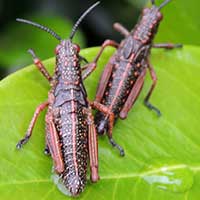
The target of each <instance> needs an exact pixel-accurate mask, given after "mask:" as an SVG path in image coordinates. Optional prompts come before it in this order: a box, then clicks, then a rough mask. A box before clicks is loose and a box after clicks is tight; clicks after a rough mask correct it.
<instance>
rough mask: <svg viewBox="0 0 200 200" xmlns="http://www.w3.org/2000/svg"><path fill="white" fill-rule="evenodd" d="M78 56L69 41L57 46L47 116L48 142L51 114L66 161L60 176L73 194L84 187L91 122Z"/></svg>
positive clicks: (48, 138) (48, 139) (49, 139)
mask: <svg viewBox="0 0 200 200" xmlns="http://www.w3.org/2000/svg"><path fill="white" fill-rule="evenodd" d="M77 55H78V54H77V46H76V45H74V44H72V43H71V41H70V40H64V41H62V42H61V44H60V45H59V46H58V47H57V55H56V70H55V75H54V77H53V79H54V80H55V81H53V87H52V89H51V90H50V92H49V107H48V112H47V116H46V119H47V120H46V124H47V128H46V129H47V141H51V140H52V138H51V136H50V134H49V133H48V130H49V127H48V125H49V116H52V117H53V123H54V124H55V128H56V132H57V133H58V136H59V144H61V154H62V160H63V163H64V171H63V172H62V173H61V175H60V176H61V178H62V180H63V183H64V185H65V186H66V187H67V188H68V189H69V191H70V193H72V194H73V195H76V194H78V193H80V192H81V191H82V190H83V189H84V187H85V184H86V171H87V162H88V125H87V117H86V114H85V109H86V108H88V102H87V94H86V91H85V88H84V85H83V84H82V78H81V68H80V63H79V58H78V57H77ZM50 143H51V142H50ZM49 147H50V152H51V154H53V151H54V150H53V149H51V145H49Z"/></svg>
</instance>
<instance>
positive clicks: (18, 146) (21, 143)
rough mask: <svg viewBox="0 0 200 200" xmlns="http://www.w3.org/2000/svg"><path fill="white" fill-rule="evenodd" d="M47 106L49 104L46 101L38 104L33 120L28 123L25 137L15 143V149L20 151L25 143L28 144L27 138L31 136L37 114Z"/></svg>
mask: <svg viewBox="0 0 200 200" xmlns="http://www.w3.org/2000/svg"><path fill="white" fill-rule="evenodd" d="M48 104H49V103H48V101H46V102H44V103H42V104H40V105H39V106H38V107H37V108H36V110H35V113H34V115H33V118H32V120H31V123H30V125H29V127H28V130H27V132H26V135H25V136H24V138H22V139H21V140H20V141H19V142H18V143H17V145H16V147H17V148H18V149H20V148H21V147H22V146H23V145H24V144H25V143H27V142H28V140H29V138H30V137H31V135H32V131H33V128H34V125H35V122H36V120H37V118H38V116H39V114H40V113H41V112H42V111H43V110H44V109H45V108H46V107H47V106H48Z"/></svg>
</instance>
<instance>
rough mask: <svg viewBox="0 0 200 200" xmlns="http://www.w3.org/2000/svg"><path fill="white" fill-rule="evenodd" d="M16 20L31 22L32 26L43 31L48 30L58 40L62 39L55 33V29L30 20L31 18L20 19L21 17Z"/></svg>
mask: <svg viewBox="0 0 200 200" xmlns="http://www.w3.org/2000/svg"><path fill="white" fill-rule="evenodd" d="M16 21H18V22H22V23H26V24H30V25H32V26H35V27H37V28H39V29H41V30H43V31H46V32H47V33H50V34H51V35H52V36H54V37H55V38H56V39H57V40H59V41H61V37H60V36H59V35H58V34H57V33H55V32H54V31H53V30H51V29H50V28H47V27H45V26H43V25H40V24H37V23H35V22H32V21H29V20H26V19H20V18H17V19H16Z"/></svg>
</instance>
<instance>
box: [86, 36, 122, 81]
mask: <svg viewBox="0 0 200 200" xmlns="http://www.w3.org/2000/svg"><path fill="white" fill-rule="evenodd" d="M107 46H112V47H115V48H118V46H119V44H118V43H116V42H115V41H113V40H105V42H104V43H103V44H102V46H101V49H100V51H99V53H98V54H97V56H96V57H95V59H94V61H93V62H92V63H89V64H87V65H85V66H83V68H82V70H83V71H84V73H83V75H82V78H83V80H84V79H86V78H87V77H88V76H89V75H90V74H91V73H92V72H93V71H94V70H95V69H96V66H97V62H98V60H99V58H100V56H101V54H102V53H103V51H104V49H105V48H106V47H107Z"/></svg>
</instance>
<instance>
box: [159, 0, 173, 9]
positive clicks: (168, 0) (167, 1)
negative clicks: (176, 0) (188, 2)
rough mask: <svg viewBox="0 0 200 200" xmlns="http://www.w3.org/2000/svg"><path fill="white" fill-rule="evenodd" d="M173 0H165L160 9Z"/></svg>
mask: <svg viewBox="0 0 200 200" xmlns="http://www.w3.org/2000/svg"><path fill="white" fill-rule="evenodd" d="M170 1H171V0H166V1H164V2H163V3H162V4H161V5H160V6H159V7H158V10H160V9H161V8H162V7H164V6H165V5H166V4H168V3H169V2H170Z"/></svg>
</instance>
